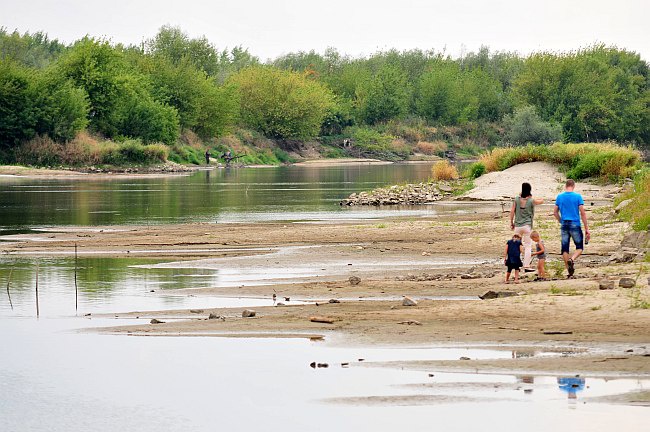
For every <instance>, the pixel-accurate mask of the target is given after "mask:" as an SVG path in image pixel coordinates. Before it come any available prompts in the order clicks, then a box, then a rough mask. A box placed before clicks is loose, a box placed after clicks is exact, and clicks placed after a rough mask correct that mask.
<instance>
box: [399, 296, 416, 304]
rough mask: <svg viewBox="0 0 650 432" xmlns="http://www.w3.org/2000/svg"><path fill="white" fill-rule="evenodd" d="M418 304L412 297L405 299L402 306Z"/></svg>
mask: <svg viewBox="0 0 650 432" xmlns="http://www.w3.org/2000/svg"><path fill="white" fill-rule="evenodd" d="M417 305H418V302H417V301H415V300H413V299H412V298H411V297H404V300H402V306H417Z"/></svg>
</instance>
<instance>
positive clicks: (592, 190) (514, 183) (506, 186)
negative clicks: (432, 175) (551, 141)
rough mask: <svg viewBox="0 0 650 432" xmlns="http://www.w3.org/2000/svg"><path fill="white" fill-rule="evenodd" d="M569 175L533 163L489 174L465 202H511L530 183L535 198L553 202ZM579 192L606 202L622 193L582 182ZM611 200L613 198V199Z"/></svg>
mask: <svg viewBox="0 0 650 432" xmlns="http://www.w3.org/2000/svg"><path fill="white" fill-rule="evenodd" d="M565 181H566V176H565V175H564V174H562V173H560V172H559V171H558V169H557V168H556V167H555V166H554V165H551V164H548V163H546V162H531V163H525V164H520V165H515V166H513V167H511V168H508V169H507V170H504V171H496V172H491V173H488V174H485V175H483V176H481V177H479V178H478V179H476V180H475V181H474V184H475V186H476V187H475V188H474V189H472V190H470V191H469V192H467V193H466V194H465V195H463V197H462V198H464V199H473V200H511V199H513V198H514V197H515V196H516V195H517V194H519V192H520V191H521V184H522V183H523V182H528V183H530V184H531V186H532V192H533V196H534V197H536V198H543V199H544V200H546V202H548V203H553V202H554V200H555V197H556V196H557V194H558V193H560V192H562V190H563V188H564V182H565ZM575 190H576V192H579V193H581V194H582V196H583V197H584V199H585V200H597V201H598V200H603V199H606V197H607V196H608V195H612V194H614V193H617V192H618V191H619V188H618V187H616V186H611V185H610V186H597V185H593V184H589V183H583V182H578V183H577V184H576V189H575ZM609 198H611V196H610V197H609Z"/></svg>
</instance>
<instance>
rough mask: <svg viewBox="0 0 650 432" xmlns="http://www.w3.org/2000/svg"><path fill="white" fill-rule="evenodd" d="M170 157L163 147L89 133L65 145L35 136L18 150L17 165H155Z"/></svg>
mask: <svg viewBox="0 0 650 432" xmlns="http://www.w3.org/2000/svg"><path fill="white" fill-rule="evenodd" d="M167 156H168V150H167V146H165V145H164V144H147V145H144V144H142V142H141V141H140V140H126V141H124V142H119V143H117V142H113V141H106V140H100V139H98V138H96V137H93V136H92V135H89V134H88V133H86V132H81V133H79V134H78V135H77V136H76V137H75V138H74V139H73V140H72V141H69V142H67V143H63V144H60V143H56V142H54V141H53V140H51V139H50V138H48V137H35V138H34V139H31V140H29V141H27V142H26V143H24V144H22V145H21V146H20V147H18V148H17V149H16V162H17V163H20V164H23V165H33V166H57V165H63V166H72V167H79V166H90V165H115V166H120V165H132V164H137V165H152V164H156V163H162V162H165V161H166V160H167Z"/></svg>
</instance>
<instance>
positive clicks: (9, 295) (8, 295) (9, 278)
mask: <svg viewBox="0 0 650 432" xmlns="http://www.w3.org/2000/svg"><path fill="white" fill-rule="evenodd" d="M13 272H14V269H13V268H12V269H11V270H9V277H8V278H7V297H9V305H10V306H11V310H14V304H13V303H12V301H11V294H9V282H11V274H12V273H13Z"/></svg>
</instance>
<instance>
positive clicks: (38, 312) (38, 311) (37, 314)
mask: <svg viewBox="0 0 650 432" xmlns="http://www.w3.org/2000/svg"><path fill="white" fill-rule="evenodd" d="M40 315H41V311H40V310H39V308H38V261H36V318H38V317H39V316H40Z"/></svg>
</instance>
